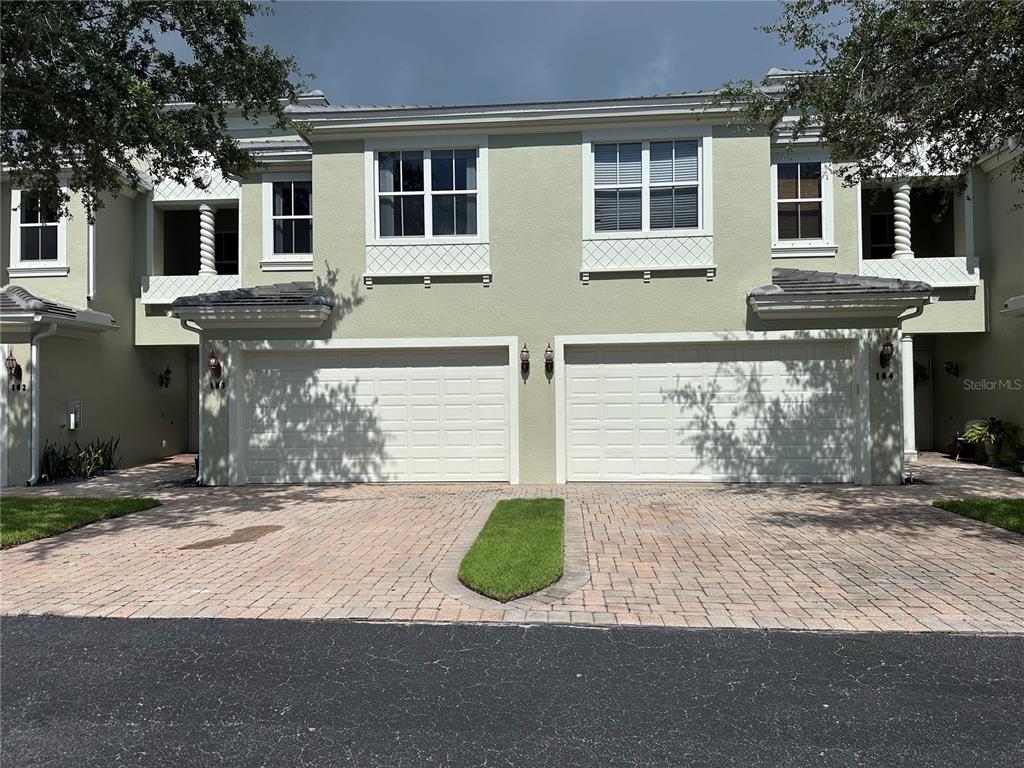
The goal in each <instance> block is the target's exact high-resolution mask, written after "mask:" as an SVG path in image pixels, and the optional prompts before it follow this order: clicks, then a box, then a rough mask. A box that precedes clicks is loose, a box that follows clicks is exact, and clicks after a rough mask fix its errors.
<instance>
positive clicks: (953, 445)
mask: <svg viewBox="0 0 1024 768" xmlns="http://www.w3.org/2000/svg"><path fill="white" fill-rule="evenodd" d="M944 450H945V451H946V455H947V456H949V458H951V459H956V457H957V456H958V455H960V433H959V432H954V433H953V439H952V440H950V441H949V442H948V443H946V445H945V446H944Z"/></svg>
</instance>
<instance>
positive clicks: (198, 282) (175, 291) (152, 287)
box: [141, 275, 242, 304]
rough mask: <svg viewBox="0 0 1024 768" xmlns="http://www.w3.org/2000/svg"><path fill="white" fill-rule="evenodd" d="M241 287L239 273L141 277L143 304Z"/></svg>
mask: <svg viewBox="0 0 1024 768" xmlns="http://www.w3.org/2000/svg"><path fill="white" fill-rule="evenodd" d="M241 287H242V277H241V275H149V276H147V277H144V278H142V296H141V298H142V303H143V304H170V303H171V302H172V301H174V300H175V299H177V298H180V297H181V296H195V295H197V294H200V293H214V292H215V291H230V290H233V289H235V288H241Z"/></svg>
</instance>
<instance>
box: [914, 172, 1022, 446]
mask: <svg viewBox="0 0 1024 768" xmlns="http://www.w3.org/2000/svg"><path fill="white" fill-rule="evenodd" d="M1000 170H1001V171H1002V172H1001V173H1000V172H999V171H1000ZM977 176H980V179H977V178H976V181H975V185H974V186H975V190H976V191H977V192H978V194H979V196H980V197H981V198H982V199H983V200H984V203H985V204H984V208H983V216H982V218H981V220H980V221H978V222H976V226H980V228H981V229H982V232H983V237H984V241H983V242H984V244H985V250H984V252H983V256H982V258H983V262H982V263H983V268H984V270H985V274H986V275H987V280H986V281H985V286H984V290H985V292H986V298H987V302H986V303H987V306H988V309H987V312H986V313H985V316H984V317H983V326H982V327H986V328H987V329H988V332H987V333H968V334H952V333H950V334H941V335H936V336H933V337H931V339H929V341H930V349H931V350H932V372H931V383H932V423H933V429H934V444H935V447H936V448H942V446H943V445H944V444H945V443H947V442H949V439H950V438H951V436H952V435H953V433H954V432H957V431H962V430H963V425H964V423H965V422H966V421H967V420H969V419H986V418H988V417H990V416H995V417H996V418H998V419H1004V420H1008V421H1012V422H1014V423H1015V424H1017V425H1019V426H1020V427H1021V428H1022V429H1024V348H1022V342H1024V320H1021V319H1019V318H1013V317H1007V316H1003V315H1001V314H1000V310H1001V309H1002V306H1003V303H1004V302H1005V301H1006V300H1007V299H1008V298H1010V297H1011V296H1020V295H1022V294H1024V209H1022V208H1020V207H1019V206H1020V205H1021V204H1022V203H1024V195H1022V194H1021V191H1020V183H1019V182H1014V181H1013V180H1012V179H1011V178H1010V176H1009V172H1008V171H1007V167H1006V166H1005V165H1004V166H1003V167H1002V168H1001V169H996V170H994V171H993V172H992V173H991V174H988V175H985V174H981V173H980V172H979V173H978V174H977ZM1015 206H1017V207H1016V208H1015ZM947 360H949V361H951V362H955V363H958V364H959V366H960V377H959V378H955V377H953V376H949V375H947V374H946V373H945V371H944V370H943V363H944V362H945V361H947ZM983 382H990V383H989V384H985V383H983ZM993 383H994V384H993ZM1021 437H1022V438H1024V433H1022V435H1021Z"/></svg>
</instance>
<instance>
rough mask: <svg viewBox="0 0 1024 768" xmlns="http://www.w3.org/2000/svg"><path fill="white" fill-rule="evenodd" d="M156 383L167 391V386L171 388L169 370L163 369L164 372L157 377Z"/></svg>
mask: <svg viewBox="0 0 1024 768" xmlns="http://www.w3.org/2000/svg"><path fill="white" fill-rule="evenodd" d="M156 381H157V384H159V385H160V386H161V387H163V388H164V389H167V388H168V387H169V386H171V369H170V368H165V369H164V372H163V373H161V374H160V375H159V376H158V377H157V379H156Z"/></svg>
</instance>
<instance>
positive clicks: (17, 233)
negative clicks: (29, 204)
mask: <svg viewBox="0 0 1024 768" xmlns="http://www.w3.org/2000/svg"><path fill="white" fill-rule="evenodd" d="M21 198H22V190H20V189H12V190H11V219H10V224H11V259H10V266H9V267H8V268H7V273H8V274H9V275H10V276H11V277H12V278H15V277H67V275H69V274H70V273H71V269H70V268H69V267H68V223H67V222H68V220H67V217H66V216H61V217H60V219H59V220H58V221H57V258H56V259H47V260H45V261H38V260H37V261H22V260H21V227H22V224H21ZM28 226H32V225H28Z"/></svg>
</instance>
